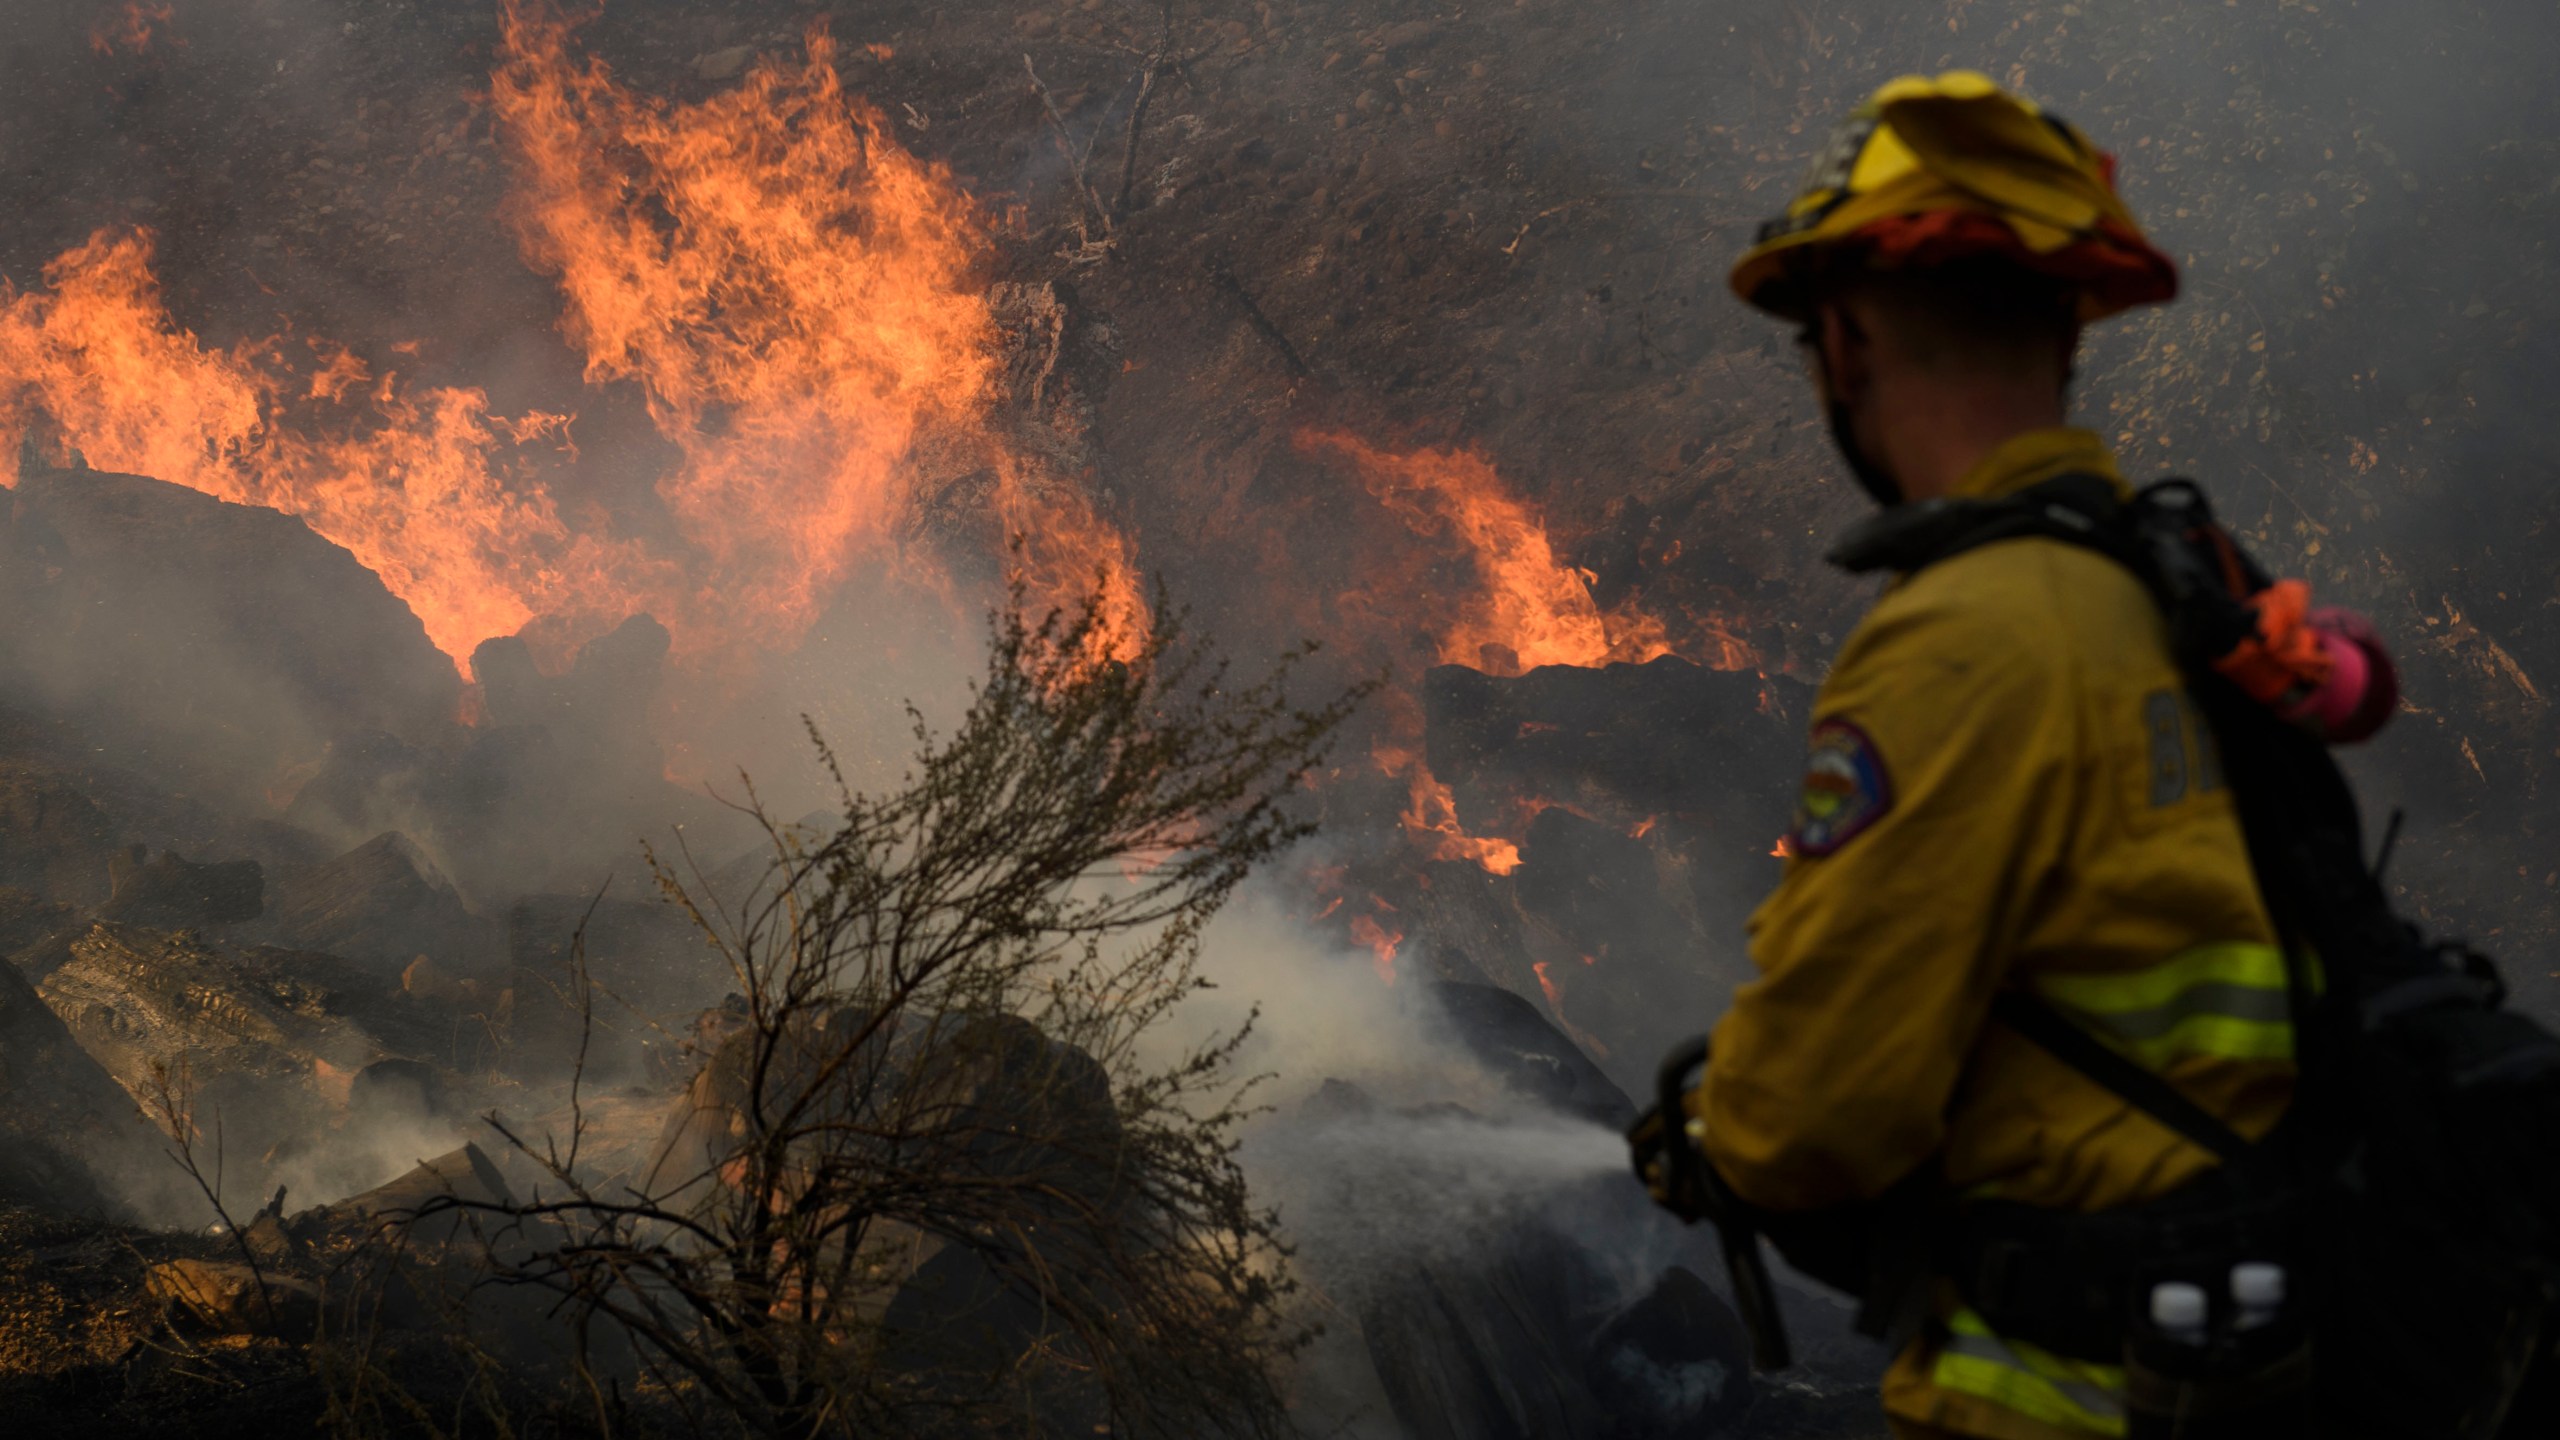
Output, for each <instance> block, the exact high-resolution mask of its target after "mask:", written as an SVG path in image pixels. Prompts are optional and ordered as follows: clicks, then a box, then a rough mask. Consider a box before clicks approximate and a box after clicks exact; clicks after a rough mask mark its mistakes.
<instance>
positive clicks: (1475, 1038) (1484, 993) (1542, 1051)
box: [1430, 980, 1636, 1130]
mask: <svg viewBox="0 0 2560 1440" xmlns="http://www.w3.org/2000/svg"><path fill="white" fill-rule="evenodd" d="M1430 995H1431V998H1432V999H1433V1000H1434V1001H1435V1002H1436V1003H1437V1005H1438V1008H1439V1011H1440V1015H1441V1018H1442V1019H1443V1021H1445V1023H1446V1024H1447V1026H1448V1029H1449V1031H1450V1033H1452V1034H1453V1035H1454V1036H1456V1038H1457V1040H1458V1043H1459V1044H1460V1045H1461V1046H1463V1047H1464V1048H1465V1049H1466V1051H1467V1053H1468V1054H1469V1055H1470V1056H1472V1057H1473V1058H1474V1059H1475V1061H1476V1063H1478V1064H1480V1065H1482V1066H1484V1067H1485V1069H1487V1070H1488V1071H1490V1072H1492V1073H1493V1075H1494V1076H1495V1077H1496V1078H1498V1079H1500V1080H1501V1081H1502V1082H1503V1083H1504V1084H1505V1085H1508V1086H1509V1087H1510V1088H1511V1089H1513V1090H1514V1091H1516V1092H1518V1093H1520V1094H1522V1095H1525V1096H1528V1097H1529V1098H1531V1099H1535V1100H1538V1101H1540V1102H1542V1103H1544V1104H1547V1105H1551V1106H1554V1107H1555V1108H1556V1109H1559V1110H1562V1111H1564V1112H1566V1113H1568V1114H1572V1115H1580V1116H1583V1117H1585V1118H1587V1119H1589V1120H1591V1121H1593V1122H1594V1123H1596V1124H1599V1125H1604V1126H1607V1127H1608V1128H1610V1129H1612V1130H1623V1129H1625V1128H1626V1127H1627V1126H1628V1125H1630V1124H1632V1123H1634V1121H1635V1118H1636V1107H1635V1105H1634V1103H1633V1102H1631V1101H1630V1100H1628V1099H1627V1093H1626V1092H1625V1091H1623V1090H1621V1089H1619V1088H1618V1087H1617V1086H1616V1085H1615V1084H1613V1083H1612V1082H1611V1081H1610V1079H1609V1077H1608V1076H1607V1075H1605V1074H1603V1073H1601V1070H1600V1067H1599V1066H1598V1065H1596V1064H1593V1063H1592V1060H1591V1057H1590V1056H1588V1055H1585V1054H1583V1053H1582V1050H1581V1047H1579V1046H1577V1045H1575V1044H1574V1043H1573V1042H1572V1041H1571V1040H1569V1039H1567V1038H1566V1037H1565V1035H1564V1033H1563V1032H1562V1031H1560V1030H1558V1029H1557V1028H1556V1027H1555V1026H1554V1025H1553V1024H1552V1023H1550V1022H1549V1021H1548V1019H1547V1017H1545V1016H1544V1015H1541V1014H1539V1013H1538V1008H1537V1007H1536V1006H1535V1005H1532V1004H1530V1003H1529V1002H1528V1001H1527V1000H1525V999H1523V998H1521V997H1520V996H1518V995H1515V994H1513V993H1512V992H1510V991H1508V990H1505V989H1502V988H1500V987H1499V986H1494V985H1468V984H1461V983H1458V982H1456V981H1446V980H1444V981H1440V982H1438V983H1436V984H1434V985H1432V987H1431V989H1430Z"/></svg>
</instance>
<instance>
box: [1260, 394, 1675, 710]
mask: <svg viewBox="0 0 2560 1440" xmlns="http://www.w3.org/2000/svg"><path fill="white" fill-rule="evenodd" d="M1298 445H1299V447H1300V448H1301V449H1304V450H1309V451H1314V452H1320V453H1325V454H1330V455H1332V456H1334V457H1336V458H1338V459H1340V460H1343V461H1345V462H1347V463H1348V464H1350V465H1351V467H1352V468H1353V469H1354V470H1356V471H1357V472H1358V473H1359V476H1360V479H1361V482H1362V483H1363V484H1364V485H1366V486H1367V487H1368V489H1369V493H1370V494H1371V495H1373V496H1375V497H1377V499H1378V501H1379V502H1380V503H1381V504H1383V505H1385V506H1386V507H1387V508H1388V509H1389V510H1391V511H1393V512H1394V513H1395V514H1396V515H1397V516H1398V517H1399V518H1401V519H1402V520H1403V521H1404V522H1405V524H1406V525H1407V526H1408V527H1409V528H1410V529H1412V530H1413V531H1414V532H1415V533H1417V534H1422V535H1442V536H1446V537H1448V538H1449V539H1451V540H1453V541H1455V542H1456V545H1457V548H1459V549H1460V550H1461V551H1462V552H1464V554H1465V555H1466V557H1467V558H1468V560H1469V561H1470V562H1471V563H1472V565H1473V568H1474V571H1475V577H1476V585H1475V588H1474V591H1473V593H1470V594H1466V595H1461V596H1455V597H1447V598H1448V599H1450V600H1452V601H1454V606H1453V608H1452V610H1451V614H1450V619H1449V620H1448V622H1447V624H1446V627H1445V628H1444V629H1443V630H1442V632H1441V634H1440V639H1439V645H1440V659H1441V661H1442V662H1443V663H1446V664H1454V665H1473V666H1476V667H1478V668H1479V669H1484V670H1490V671H1493V672H1495V673H1497V674H1507V673H1517V672H1518V671H1521V670H1527V669H1534V668H1535V667H1537V666H1540V665H1599V664H1603V663H1605V662H1608V661H1611V660H1630V661H1644V660H1651V659H1653V658H1655V657H1656V656H1660V655H1667V654H1669V653H1670V652H1671V646H1670V644H1669V642H1668V641H1666V640H1665V639H1664V638H1663V635H1664V627H1663V625H1662V622H1661V621H1660V620H1658V619H1655V618H1653V617H1651V616H1647V615H1643V614H1641V613H1638V612H1635V611H1633V610H1631V609H1630V610H1627V611H1625V613H1618V614H1608V615H1604V614H1602V613H1601V610H1600V607H1599V605H1598V604H1597V603H1595V602H1594V601H1593V600H1592V598H1591V581H1592V575H1591V572H1589V571H1587V570H1581V569H1577V568H1575V567H1573V566H1570V565H1566V564H1564V563H1563V562H1562V561H1560V560H1558V559H1557V558H1556V553H1555V546H1554V544H1553V542H1551V541H1550V540H1549V539H1548V536H1547V526H1546V522H1545V521H1544V520H1542V519H1540V518H1539V517H1538V516H1537V514H1536V513H1535V512H1534V511H1532V510H1531V509H1530V507H1529V506H1528V505H1527V504H1525V503H1523V502H1522V501H1521V500H1520V499H1518V498H1517V497H1516V496H1513V495H1512V494H1511V493H1510V492H1509V491H1508V490H1507V489H1506V488H1505V487H1504V485H1503V483H1502V477H1501V476H1500V475H1498V474H1497V473H1495V471H1494V468H1493V464H1492V462H1491V461H1489V460H1487V459H1486V458H1485V457H1484V456H1483V455H1481V454H1479V453H1477V452H1476V451H1474V450H1441V449H1434V448H1430V447H1427V446H1426V447H1422V448H1418V449H1413V450H1407V451H1403V452H1400V453H1399V452H1394V451H1388V450H1382V449H1379V448H1377V447H1375V446H1372V445H1370V444H1368V443H1366V442H1364V441H1362V440H1359V439H1357V438H1355V437H1353V436H1350V435H1345V434H1340V433H1336V432H1330V431H1312V430H1311V431H1303V432H1301V433H1300V434H1299V436H1298Z"/></svg>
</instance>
